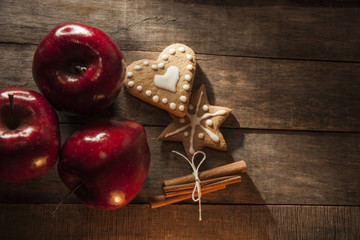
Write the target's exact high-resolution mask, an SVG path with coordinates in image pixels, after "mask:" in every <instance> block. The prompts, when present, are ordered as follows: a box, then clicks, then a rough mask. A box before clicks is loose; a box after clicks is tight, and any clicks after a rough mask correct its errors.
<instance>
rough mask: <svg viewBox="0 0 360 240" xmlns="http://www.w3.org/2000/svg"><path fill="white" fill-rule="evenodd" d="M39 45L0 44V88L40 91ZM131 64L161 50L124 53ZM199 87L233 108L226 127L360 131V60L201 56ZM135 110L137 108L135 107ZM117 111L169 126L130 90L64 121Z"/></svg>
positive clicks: (62, 117)
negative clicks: (35, 73) (35, 64)
mask: <svg viewBox="0 0 360 240" xmlns="http://www.w3.org/2000/svg"><path fill="white" fill-rule="evenodd" d="M35 48H36V47H35V46H27V45H25V46H23V45H5V44H0V54H1V55H2V58H1V59H0V75H1V76H2V78H1V80H0V82H1V85H0V88H8V87H24V88H30V89H33V90H37V91H38V89H37V87H36V86H35V83H34V81H33V79H32V74H31V64H32V57H33V53H34V52H35ZM124 54H125V56H126V58H127V61H128V62H129V63H131V62H133V61H135V60H139V59H143V58H150V59H154V58H156V57H157V55H158V54H159V53H154V52H133V51H131V52H125V53H124ZM197 57H198V70H197V73H196V78H195V87H194V89H197V88H198V87H199V86H200V85H201V84H205V85H206V88H207V91H208V92H209V96H210V103H211V104H217V105H219V106H226V107H229V108H231V109H233V112H232V116H230V118H229V119H228V120H227V121H226V122H225V124H224V127H230V128H239V127H241V128H256V129H298V130H326V131H356V132H359V131H360V111H359V109H360V64H359V63H338V62H319V61H293V60H275V59H258V58H242V57H226V56H211V55H202V54H199V55H197ZM135 109H136V110H135ZM112 115H118V116H123V117H125V118H129V119H133V120H136V121H139V122H141V123H142V124H144V125H154V124H156V125H167V124H168V123H169V122H170V118H169V116H168V114H167V113H166V112H165V111H163V110H161V109H157V108H155V107H154V106H152V105H150V104H147V103H144V102H142V101H140V100H138V99H137V98H134V97H133V96H131V95H129V94H127V93H126V91H125V90H124V89H123V91H122V92H121V94H120V95H119V97H118V98H117V101H116V103H115V104H114V105H113V106H112V107H111V108H109V109H108V110H107V111H105V112H102V113H100V114H96V115H92V116H90V117H84V116H69V115H65V114H63V113H60V114H59V116H60V121H61V122H84V121H85V122H86V121H90V120H93V119H95V118H98V117H100V116H112Z"/></svg>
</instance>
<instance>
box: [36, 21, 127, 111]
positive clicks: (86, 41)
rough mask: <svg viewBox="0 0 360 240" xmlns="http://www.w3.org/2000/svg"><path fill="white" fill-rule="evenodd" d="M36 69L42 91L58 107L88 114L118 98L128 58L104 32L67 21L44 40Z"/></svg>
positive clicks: (40, 45) (37, 50)
mask: <svg viewBox="0 0 360 240" xmlns="http://www.w3.org/2000/svg"><path fill="white" fill-rule="evenodd" d="M32 72H33V78H34V80H35V83H36V84H37V86H38V88H39V89H40V91H41V93H42V94H43V95H44V96H45V97H46V98H47V99H48V100H49V101H50V103H51V104H52V105H53V106H54V107H55V108H57V109H59V110H62V111H65V112H71V113H76V114H78V113H80V114H87V113H93V112H98V111H100V110H101V109H104V108H106V107H108V106H109V105H111V104H112V103H113V102H114V101H115V98H116V97H117V96H118V94H119V93H120V90H121V88H122V85H123V80H124V78H125V72H126V61H125V58H124V55H123V53H122V52H121V50H120V49H119V47H118V46H117V45H116V43H115V42H114V41H113V40H112V39H111V38H110V37H109V36H108V35H106V34H105V33H104V32H103V31H101V30H99V29H97V28H94V27H91V26H87V25H84V24H78V23H65V24H62V25H59V26H57V27H56V28H54V29H53V30H51V31H50V32H49V33H48V34H47V35H46V36H45V38H44V39H43V40H42V41H41V42H40V44H39V46H38V48H37V49H36V52H35V54H34V59H33V66H32Z"/></svg>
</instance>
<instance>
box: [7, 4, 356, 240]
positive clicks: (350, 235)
mask: <svg viewBox="0 0 360 240" xmlns="http://www.w3.org/2000/svg"><path fill="white" fill-rule="evenodd" d="M270 2H271V3H270ZM358 7H360V3H359V1H354V0H349V1H342V0H339V1H336V0H333V1H331V0H328V1H291V0H287V1H285V0H277V1H263V0H253V1H251V0H248V1H229V0H226V1H220V0H218V1H216V0H213V1H206V0H202V1H201V0H199V1H195V0H183V1H170V0H156V1H146V0H136V1H135V0H134V1H133V0H127V1H115V0H113V1H107V0H96V1H95V0H94V1H75V0H64V1H56V0H52V1H40V0H25V1H19V0H1V1H0V88H1V89H3V88H8V87H23V88H29V89H33V90H36V91H38V89H37V87H36V85H35V83H34V81H33V79H32V74H31V64H32V57H33V54H34V51H35V49H36V47H37V44H38V43H39V42H40V41H41V39H42V38H43V37H44V36H45V35H46V34H47V33H48V32H49V31H50V30H51V29H52V28H54V27H55V26H57V25H59V24H61V23H64V22H79V23H83V24H88V25H92V26H94V27H97V28H100V29H101V30H103V31H104V32H106V33H107V34H108V35H109V36H110V37H111V38H112V39H114V41H115V42H116V43H117V44H118V46H119V47H120V48H121V49H122V50H123V52H124V55H125V57H126V59H127V62H128V63H131V62H132V61H135V60H139V59H143V58H150V59H151V58H154V59H155V58H157V55H158V54H159V53H160V52H161V51H162V50H163V49H164V48H165V47H166V46H168V45H170V44H172V43H176V42H180V43H184V44H186V45H188V46H189V47H191V48H192V49H193V50H194V51H195V52H196V54H197V58H198V70H197V73H196V78H195V87H194V89H197V87H198V86H200V85H201V84H205V86H206V89H207V91H208V93H209V97H210V103H211V104H213V105H219V106H226V107H229V108H232V109H233V114H232V115H231V116H230V117H229V119H228V120H227V121H226V122H225V123H224V124H223V127H222V132H223V135H224V137H225V139H226V141H227V143H228V145H229V150H228V151H227V152H219V151H215V150H211V149H205V152H206V153H207V155H208V160H207V161H206V162H205V163H204V165H203V169H207V168H211V167H215V166H219V165H223V164H226V163H230V162H233V161H238V160H244V161H246V162H247V164H248V167H249V170H248V172H247V174H244V175H243V182H242V183H240V184H235V185H233V186H231V187H229V188H228V189H226V190H223V191H220V192H216V193H211V194H209V195H205V196H204V197H203V203H204V205H203V219H204V220H203V221H202V222H198V221H197V218H198V216H197V214H198V213H197V205H196V204H193V203H192V202H191V201H185V202H184V203H181V204H176V205H170V206H166V207H163V208H159V209H154V210H153V209H150V208H149V207H148V205H147V198H148V197H150V196H153V195H158V194H160V193H161V183H162V181H163V180H164V179H168V178H173V177H177V176H181V175H185V174H188V173H190V168H189V166H188V165H187V164H186V163H185V162H183V161H182V160H179V158H177V157H175V156H174V154H172V153H171V150H178V151H182V145H181V144H180V143H170V142H163V141H160V140H158V139H157V136H158V135H159V134H160V133H161V131H162V130H163V129H164V128H165V127H166V126H167V124H169V123H170V117H169V116H168V114H167V113H166V112H164V111H163V110H161V109H157V108H155V107H153V106H152V105H149V104H147V103H144V102H142V101H140V100H138V99H136V98H134V97H132V96H130V95H129V94H127V93H126V91H125V90H124V89H123V90H122V92H121V94H120V95H119V97H118V98H117V101H116V103H115V104H114V105H113V106H111V107H110V108H109V109H107V110H106V111H104V112H102V113H99V114H96V115H94V116H86V117H84V116H69V115H65V114H63V113H61V112H58V116H59V119H60V128H61V137H62V141H63V142H64V141H65V140H66V138H67V137H68V136H70V135H71V134H72V133H73V132H74V131H76V129H78V128H79V127H80V126H82V125H83V124H84V123H87V122H89V121H92V120H94V119H97V118H100V117H102V116H114V115H116V116H123V117H126V118H129V119H132V120H136V121H139V122H140V123H142V124H143V125H145V127H146V131H147V135H148V141H149V144H150V148H151V153H152V163H151V167H150V172H149V175H148V178H147V180H146V183H145V185H144V187H143V189H142V190H141V192H140V194H139V195H138V196H137V197H136V198H135V199H134V200H133V201H132V203H131V204H130V205H128V206H126V207H124V208H122V209H119V210H114V211H96V210H90V209H88V208H86V207H85V206H83V205H82V204H81V203H80V202H79V201H78V200H77V199H76V198H75V197H74V196H72V197H70V198H69V199H68V200H67V201H66V204H65V205H63V206H62V207H61V209H60V210H59V212H58V214H57V215H56V217H55V218H52V217H51V216H50V212H51V211H52V210H53V209H54V207H55V206H56V203H58V202H59V201H60V200H61V198H62V197H63V196H64V195H65V194H66V193H67V189H66V188H65V187H64V185H63V184H62V183H61V181H60V179H59V178H58V176H57V172H56V169H55V168H53V169H52V170H51V171H50V172H48V173H47V174H45V175H43V176H41V177H38V178H36V179H33V180H30V181H28V182H25V183H21V184H7V183H0V239H6V240H7V239H359V238H360V223H359V222H360V221H359V219H360V174H359V172H360V160H359V156H360V44H359V39H360V9H359V8H358ZM135 109H136V110H135Z"/></svg>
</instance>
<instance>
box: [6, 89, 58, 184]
mask: <svg viewBox="0 0 360 240" xmlns="http://www.w3.org/2000/svg"><path fill="white" fill-rule="evenodd" d="M9 96H13V100H12V102H10V99H9ZM60 144H61V142H60V132H59V123H58V119H57V116H56V113H55V111H54V109H53V108H52V106H51V105H50V104H49V102H48V101H47V100H46V99H45V98H44V97H43V96H42V95H41V94H39V93H37V92H35V91H32V90H28V89H21V88H8V89H4V90H1V91H0V181H5V182H15V183H16V182H22V181H25V180H28V179H31V178H34V177H37V176H40V175H42V174H44V173H46V172H47V171H49V170H50V169H51V168H52V167H53V165H54V164H55V162H56V160H57V156H58V153H59V150H60Z"/></svg>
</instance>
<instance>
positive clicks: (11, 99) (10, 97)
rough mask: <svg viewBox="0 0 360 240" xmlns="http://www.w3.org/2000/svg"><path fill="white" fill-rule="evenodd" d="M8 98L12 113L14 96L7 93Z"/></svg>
mask: <svg viewBox="0 0 360 240" xmlns="http://www.w3.org/2000/svg"><path fill="white" fill-rule="evenodd" d="M8 97H9V102H10V108H11V111H13V110H14V94H12V93H9V94H8Z"/></svg>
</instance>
